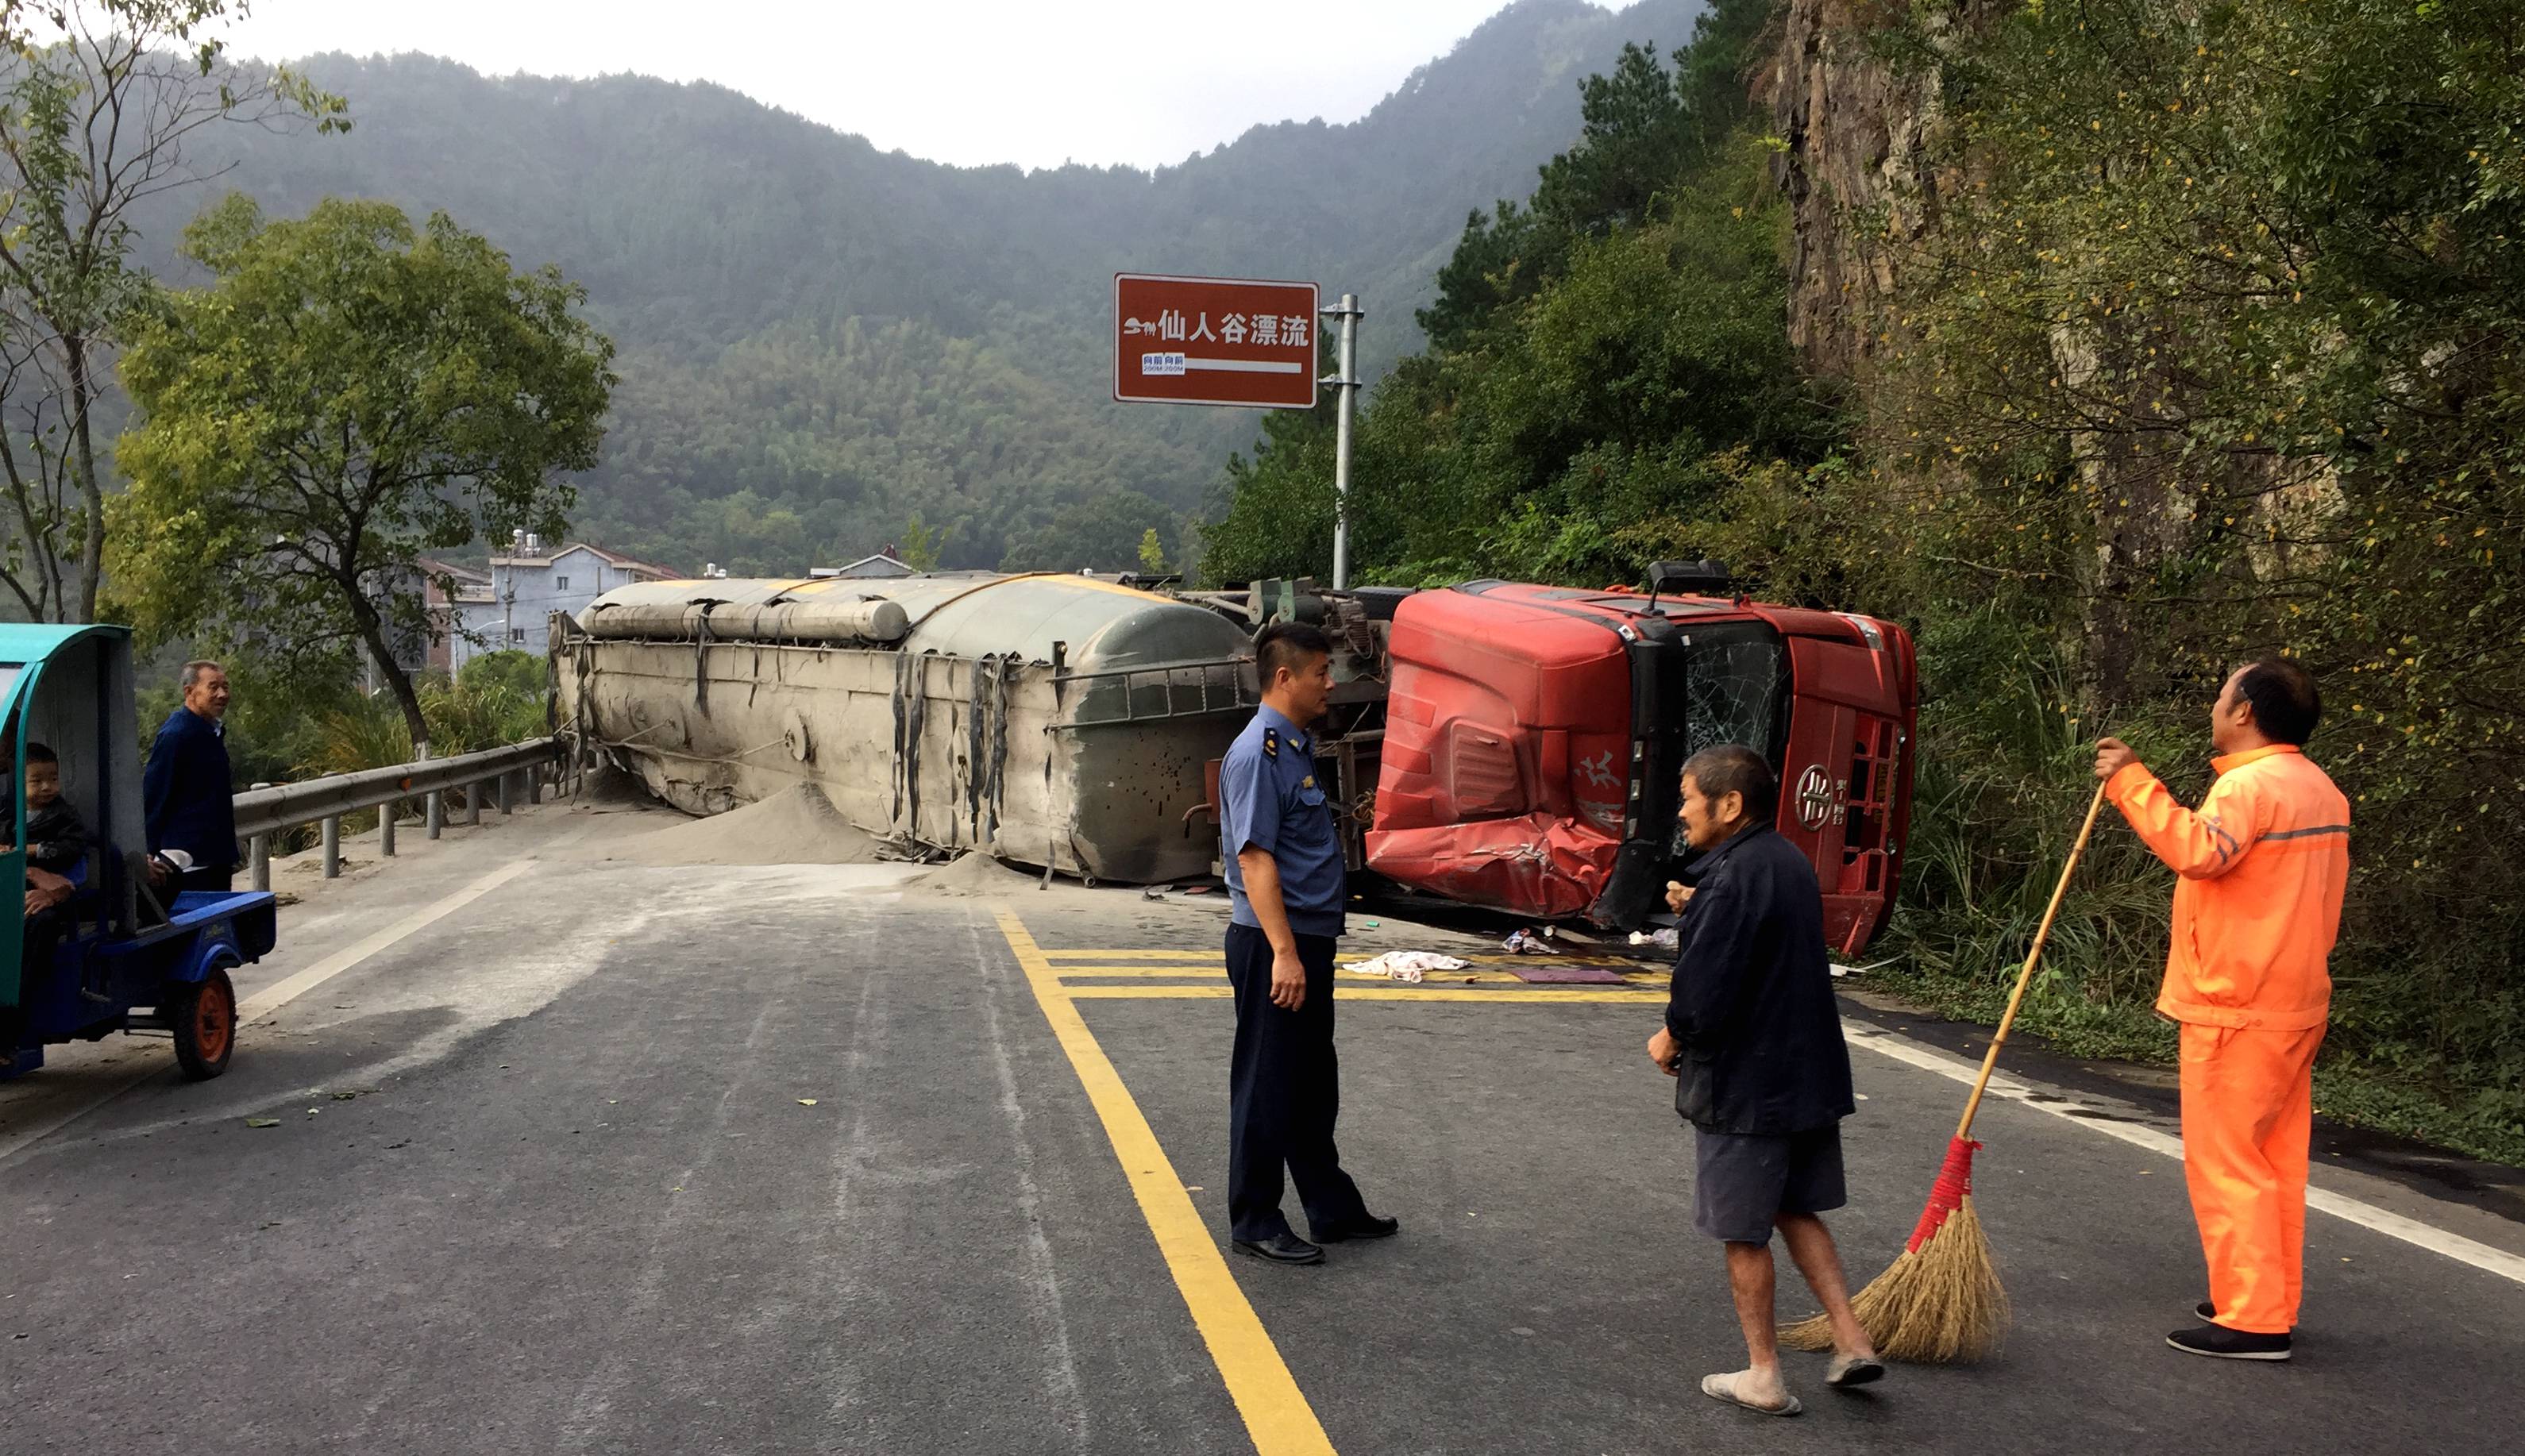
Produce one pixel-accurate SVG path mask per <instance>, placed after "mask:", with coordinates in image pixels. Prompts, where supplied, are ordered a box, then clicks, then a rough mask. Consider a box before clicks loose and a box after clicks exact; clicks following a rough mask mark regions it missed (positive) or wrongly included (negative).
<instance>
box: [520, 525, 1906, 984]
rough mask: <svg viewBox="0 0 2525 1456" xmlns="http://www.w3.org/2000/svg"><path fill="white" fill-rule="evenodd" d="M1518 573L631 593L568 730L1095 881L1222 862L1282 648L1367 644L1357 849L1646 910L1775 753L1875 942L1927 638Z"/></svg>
mask: <svg viewBox="0 0 2525 1456" xmlns="http://www.w3.org/2000/svg"><path fill="white" fill-rule="evenodd" d="M1726 591H1727V587H1726V583H1725V580H1724V573H1723V568H1718V567H1716V566H1715V564H1714V563H1709V562H1695V563H1684V562H1666V563H1660V564H1659V566H1658V567H1657V568H1655V569H1654V570H1653V571H1652V573H1651V590H1650V591H1649V592H1648V593H1647V594H1641V593H1638V592H1633V591H1629V590H1626V589H1620V588H1615V589H1609V590H1603V591H1587V590H1580V589H1572V588H1565V587H1547V586H1532V585H1523V584H1518V583H1511V582H1496V581H1485V582H1469V583H1466V584H1464V585H1462V586H1459V587H1453V588H1448V589H1445V590H1433V591H1420V592H1411V591H1403V590H1392V589H1364V590H1361V591H1356V592H1332V591H1318V590H1316V589H1315V588H1314V586H1313V584H1312V583H1311V582H1306V581H1267V582H1257V583H1254V584H1253V585H1252V586H1251V587H1250V588H1249V589H1246V590H1242V591H1236V592H1225V593H1173V594H1159V593H1154V592H1146V591H1140V590H1136V589H1134V588H1133V587H1131V586H1130V585H1127V584H1126V583H1125V582H1123V581H1116V580H1112V579H1105V578H1096V577H1088V576H1076V575H1053V574H1044V575H1033V576H1005V575H994V574H983V573H932V574H926V575H919V576H912V577H904V578H895V579H886V580H876V581H856V580H838V579H824V580H815V581H726V580H716V581H686V582H659V583H652V584H646V585H641V586H635V587H627V588H624V589H622V590H619V591H617V592H613V593H611V594H608V595H607V596H605V597H603V598H600V599H599V600H598V601H597V602H596V604H595V605H594V606H592V607H589V608H588V609H587V610H586V611H585V612H583V613H581V614H580V616H579V617H578V618H577V619H575V620H573V619H570V618H569V617H556V618H555V620H554V631H553V666H554V676H555V684H556V689H557V691H556V696H555V704H556V712H557V715H558V717H559V719H560V723H559V726H560V727H561V729H562V730H563V731H565V732H567V733H569V734H573V735H575V736H576V737H577V739H578V740H579V741H580V743H581V744H582V745H584V746H586V747H588V748H589V749H592V750H595V751H600V752H606V753H609V754H611V755H612V756H613V757H614V758H615V759H616V760H617V761H618V762H619V763H620V764H621V765H622V766H624V767H626V768H628V769H630V770H632V771H633V772H635V773H636V774H638V776H639V777H640V778H641V779H642V780H643V782H645V783H646V784H647V785H648V786H649V788H650V789H651V791H652V792H654V793H656V794H657V795H658V796H659V797H661V798H663V799H666V800H667V801H669V802H671V803H674V804H675V805H677V806H678V807H680V808H683V809H686V810H688V811H690V812H693V813H714V812H718V811H719V810H722V809H726V808H728V807H731V806H733V805H735V804H738V803H742V802H748V801H756V800H760V799H764V798H767V797H768V796H769V795H771V794H773V793H776V792H778V791H780V790H782V789H785V788H788V787H790V786H792V785H795V784H799V783H812V784H814V785H816V786H817V787H818V788H820V789H821V790H822V791H823V792H824V794H825V795H826V796H827V797H828V798H829V799H830V800H831V801H832V802H833V804H834V806H835V807H836V808H837V809H839V810H840V812H841V813H842V815H843V816H844V817H845V818H847V819H849V820H850V821H851V822H853V823H855V824H857V825H859V826H860V827H861V828H863V829H866V830H868V831H870V832H871V833H875V834H878V835H881V836H888V837H891V838H894V839H896V840H898V841H901V842H904V843H906V844H908V845H914V846H919V847H925V848H930V849H948V850H979V851H982V852H985V853H989V854H993V855H996V856H998V857H999V858H1002V859H1005V860H1009V861H1012V862H1015V863H1017V864H1021V865H1027V866H1032V867H1049V868H1051V869H1054V870H1057V871H1059V872H1061V873H1063V874H1067V875H1073V876H1077V877H1080V878H1083V879H1089V880H1098V879H1104V880H1116V881H1124V882H1133V883H1144V882H1151V881H1159V880H1173V879H1182V878H1189V877H1193V876H1199V875H1205V874H1208V873H1210V872H1212V870H1213V866H1214V861H1215V858H1216V851H1217V838H1216V831H1215V823H1214V820H1213V818H1212V817H1210V814H1209V813H1207V812H1205V811H1212V810H1213V804H1214V802H1215V800H1216V765H1217V760H1218V758H1219V757H1220V756H1221V755H1222V754H1223V753H1224V752H1226V749H1227V745H1228V743H1229V741H1230V740H1231V739H1233V738H1234V736H1235V734H1236V732H1237V730H1238V729H1239V728H1240V727H1242V726H1243V724H1244V722H1245V719H1246V717H1247V715H1248V714H1250V713H1251V712H1252V711H1253V708H1254V706H1255V704H1256V701H1257V695H1256V691H1255V684H1254V679H1253V664H1252V646H1251V641H1252V635H1253V633H1254V632H1256V631H1257V630H1259V629H1260V628H1261V627H1262V626H1263V625H1265V624H1266V623H1268V622H1271V621H1275V620H1301V621H1309V622H1313V623H1315V624H1317V625H1320V626H1322V627H1323V628H1324V629H1325V630H1326V631H1327V633H1328V635H1329V636H1330V637H1331V639H1332V641H1333V644H1334V664H1333V665H1334V680H1335V687H1334V692H1333V700H1332V708H1331V713H1330V716H1329V718H1328V720H1327V721H1326V722H1325V723H1324V724H1322V725H1320V727H1319V729H1318V731H1317V733H1316V734H1315V750H1316V753H1317V755H1318V758H1319V765H1318V779H1319V782H1321V783H1323V784H1324V785H1326V786H1327V788H1328V789H1330V790H1331V791H1332V793H1333V796H1334V802H1335V804H1336V805H1337V806H1338V811H1339V823H1340V825H1341V829H1342V832H1343V838H1344V844H1345V847H1346V849H1347V852H1348V856H1349V859H1350V864H1351V868H1352V869H1353V870H1354V871H1355V872H1359V878H1360V879H1361V880H1362V881H1363V880H1367V879H1370V878H1375V879H1381V880H1383V881H1384V882H1387V883H1388V884H1389V885H1390V886H1392V887H1399V888H1400V889H1402V890H1404V891H1407V892H1414V893H1420V894H1428V895H1435V896H1439V897H1443V898H1449V899H1454V900H1458V901H1461V902H1464V903H1469V904H1477V905H1486V906H1491V907H1494V908H1498V909H1502V910H1507V911H1510V912H1512V913H1515V914H1518V915H1529V916H1537V917H1547V918H1567V919H1581V918H1583V919H1585V920H1587V921H1589V922H1591V923H1593V924H1596V925H1599V926H1603V927H1607V928H1611V929H1629V928H1633V927H1636V926H1638V925H1640V924H1641V923H1643V922H1644V921H1645V920H1647V919H1648V918H1649V917H1651V916H1652V915H1654V914H1656V913H1658V912H1659V910H1661V909H1662V908H1663V906H1662V898H1663V890H1664V885H1665V881H1666V879H1667V878H1668V877H1669V876H1670V875H1671V874H1673V873H1674V872H1675V870H1676V869H1677V868H1678V867H1679V866H1680V865H1681V863H1682V862H1683V861H1684V859H1685V858H1686V857H1687V855H1688V849H1686V847H1684V846H1683V845H1682V844H1681V843H1680V841H1679V837H1678V834H1677V826H1676V818H1675V814H1676V798H1677V796H1676V791H1675V779H1676V772H1677V770H1678V769H1679V768H1680V767H1681V765H1682V763H1683V760H1684V758H1685V757H1687V756H1689V755H1690V753H1691V752H1694V751H1695V750H1697V749H1700V748H1702V747H1705V746H1707V745H1708V744H1712V743H1722V742H1737V743H1748V744H1752V745H1754V746H1755V747H1757V748H1758V749H1760V750H1761V751H1762V752H1764V754H1765V755H1766V756H1768V757H1769V758H1770V760H1771V762H1772V766H1773V768H1774V769H1775V770H1776V771H1777V773H1778V775H1779V780H1780V802H1779V804H1778V819H1777V822H1778V825H1779V827H1780V829H1781V831H1782V832H1783V833H1784V834H1786V835H1787V836H1788V837H1789V839H1790V840H1791V841H1792V842H1793V843H1795V844H1796V845H1797V846H1798V847H1799V848H1800V849H1802V850H1804V851H1805V852H1806V853H1807V856H1808V857H1809V858H1810V860H1811V861H1812V862H1813V864H1814V866H1815V871H1816V876H1817V878H1818V879H1819V880H1820V881H1821V882H1822V886H1823V891H1824V922H1825V929H1826V933H1827V934H1828V935H1829V936H1830V938H1831V939H1832V941H1833V943H1834V945H1835V946H1838V947H1839V948H1841V949H1843V950H1845V951H1856V950H1857V948H1858V947H1859V946H1862V945H1864V944H1865V943H1866V941H1867V940H1868V938H1869V937H1870V936H1872V935H1873V934H1874V933H1875V932H1876V930H1877V929H1878V928H1880V927H1881V926H1882V925H1883V923H1884V921H1885V918H1886V916H1887V915H1888V914H1890V913H1891V910H1892V907H1893V900H1894V894H1895V889H1896V886H1897V883H1898V880H1899V871H1900V868H1901V855H1902V848H1903V838H1904V834H1905V832H1906V827H1907V820H1908V817H1909V812H1910V799H1911V761H1910V737H1911V732H1912V724H1913V713H1914V704H1915V702H1916V699H1917V670H1916V664H1915V662H1914V659H1913V656H1912V649H1911V642H1910V639H1909V637H1908V636H1907V635H1906V634H1905V633H1904V632H1903V630H1902V629H1901V628H1900V627H1897V626H1895V625H1893V624H1892V623H1889V622H1883V621H1879V620H1876V619H1874V618H1870V617H1863V616H1856V615H1852V614H1849V613H1844V612H1831V611H1817V610H1809V609H1805V608H1797V607H1774V606H1768V605H1764V604H1760V603H1756V602H1751V601H1748V600H1747V599H1745V598H1743V597H1730V596H1727V595H1725V593H1726Z"/></svg>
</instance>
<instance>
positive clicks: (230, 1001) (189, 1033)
mask: <svg viewBox="0 0 2525 1456" xmlns="http://www.w3.org/2000/svg"><path fill="white" fill-rule="evenodd" d="M167 1025H168V1026H169V1027H170V1028H172V1029H173V1031H174V1033H175V1060H176V1062H177V1063H178V1064H179V1065H181V1066H182V1067H183V1069H184V1075H185V1076H186V1077H187V1078H189V1079H191V1080H192V1081H195V1082H201V1081H205V1080H207V1079H209V1078H213V1077H217V1076H218V1075H220V1074H221V1073H222V1072H224V1071H226V1070H227V1069H228V1053H230V1052H232V1051H234V1050H236V988H235V987H234V986H233V985H230V984H229V982H228V973H227V972H226V971H223V970H213V971H212V972H211V974H210V975H209V976H208V977H207V978H205V979H204V980H203V981H202V982H201V984H199V985H197V986H186V985H178V986H176V987H175V988H174V995H172V996H170V997H169V998H168V1006H167Z"/></svg>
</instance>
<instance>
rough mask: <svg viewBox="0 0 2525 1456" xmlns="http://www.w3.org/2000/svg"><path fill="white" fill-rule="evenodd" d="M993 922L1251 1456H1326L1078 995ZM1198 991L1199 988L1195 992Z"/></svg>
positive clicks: (1003, 920) (1018, 933) (1327, 1447)
mask: <svg viewBox="0 0 2525 1456" xmlns="http://www.w3.org/2000/svg"><path fill="white" fill-rule="evenodd" d="M998 913H999V921H1000V934H1001V935H1003V936H1005V937H1007V938H1008V943H1009V949H1010V950H1012V951H1014V952H1015V955H1016V958H1017V964H1018V965H1019V966H1021V967H1023V968H1024V970H1025V975H1026V984H1027V985H1029V986H1031V987H1033V988H1034V998H1035V1002H1036V1004H1038V1005H1040V1006H1042V1007H1043V1015H1044V1019H1045V1020H1046V1021H1048V1022H1050V1023H1051V1024H1052V1034H1053V1037H1054V1038H1055V1039H1056V1040H1058V1041H1059V1042H1060V1043H1061V1049H1062V1050H1064V1051H1065V1052H1067V1053H1068V1054H1069V1065H1070V1067H1071V1069H1072V1070H1074V1071H1075V1072H1077V1074H1078V1081H1079V1085H1080V1086H1081V1087H1084V1088H1085V1089H1086V1090H1087V1100H1088V1101H1089V1103H1091V1104H1092V1105H1093V1106H1094V1107H1095V1108H1096V1115H1097V1116H1098V1117H1099V1118H1101V1119H1102V1120H1103V1121H1104V1124H1105V1136H1106V1138H1107V1139H1108V1140H1109V1141H1111V1142H1112V1143H1113V1144H1114V1157H1115V1158H1116V1159H1118V1160H1119V1161H1120V1162H1121V1164H1122V1173H1123V1175H1124V1176H1125V1177H1127V1178H1128V1179H1129V1180H1130V1182H1131V1192H1132V1194H1133V1196H1135V1197H1137V1198H1138V1199H1139V1201H1140V1216H1141V1217H1142V1218H1145V1219H1146V1220H1148V1224H1149V1232H1150V1233H1151V1234H1153V1235H1155V1236H1156V1237H1157V1240H1158V1252H1159V1253H1160V1254H1162V1255H1163V1256H1164V1258H1165V1261H1166V1270H1167V1272H1168V1273H1170V1274H1172V1275H1173V1276H1174V1279H1175V1287H1176V1288H1177V1289H1178V1290H1180V1291H1181V1292H1182V1294H1183V1300H1184V1305H1185V1307H1186V1308H1188V1309H1190V1310H1191V1311H1192V1322H1193V1325H1194V1327H1195V1328H1197V1329H1199V1330H1200V1331H1201V1337H1202V1339H1203V1341H1204V1342H1205V1343H1207V1344H1208V1345H1209V1346H1210V1358H1211V1360H1212V1361H1213V1363H1214V1364H1216V1365H1217V1366H1218V1373H1219V1376H1220V1378H1221V1379H1223V1380H1224V1381H1225V1382H1226V1383H1227V1393H1228V1396H1229V1397H1230V1398H1231V1399H1233V1400H1234V1401H1235V1402H1236V1410H1237V1413H1238V1414H1239V1415H1241V1416H1243V1417H1244V1418H1245V1431H1246V1433H1247V1434H1249V1435H1251V1436H1252V1437H1253V1438H1254V1448H1255V1450H1256V1451H1257V1452H1258V1453H1259V1456H1314V1453H1322V1456H1332V1449H1333V1444H1332V1441H1331V1440H1330V1439H1328V1438H1327V1437H1326V1436H1325V1435H1324V1428H1323V1426H1322V1424H1321V1423H1319V1422H1318V1421H1316V1419H1315V1411H1314V1407H1313V1406H1312V1405H1310V1404H1308V1403H1307V1395H1306V1392H1305V1391H1303V1390H1301V1389H1299V1388H1298V1382H1297V1379H1296V1378H1295V1377H1293V1376H1291V1375H1290V1374H1289V1366H1288V1363H1287V1362H1286V1361H1283V1360H1282V1359H1281V1358H1280V1350H1279V1347H1278V1346H1276V1345H1274V1344H1273V1343H1272V1342H1271V1335H1270V1332H1268V1331H1266V1330H1264V1329H1263V1321H1262V1318H1261V1317H1260V1316H1258V1315H1257V1314H1255V1313H1254V1306H1253V1305H1252V1304H1251V1303H1250V1302H1248V1301H1247V1299H1246V1297H1245V1291H1244V1290H1243V1289H1241V1288H1239V1287H1237V1285H1236V1277H1235V1276H1234V1275H1232V1274H1229V1273H1228V1272H1227V1260H1226V1258H1225V1257H1224V1256H1223V1255H1221V1254H1220V1253H1219V1249H1218V1241H1217V1240H1216V1239H1214V1238H1212V1237H1211V1233H1210V1229H1209V1227H1208V1226H1207V1225H1205V1224H1204V1223H1203V1222H1202V1219H1201V1215H1200V1214H1199V1213H1197V1212H1195V1211H1194V1210H1193V1206H1192V1195H1191V1194H1189V1193H1186V1192H1185V1191H1184V1185H1183V1180H1182V1179H1181V1178H1179V1177H1177V1176H1176V1174H1175V1170H1174V1165H1173V1164H1172V1163H1171V1162H1169V1161H1167V1159H1166V1153H1165V1149H1164V1148H1163V1147H1161V1146H1160V1145H1159V1144H1158V1135H1157V1134H1156V1132H1154V1131H1153V1130H1152V1129H1151V1128H1150V1127H1149V1120H1148V1119H1147V1118H1146V1117H1144V1116H1142V1115H1141V1113H1140V1104H1139V1103H1137V1102H1135V1101H1133V1100H1132V1099H1131V1092H1130V1089H1128V1088H1126V1087H1124V1086H1123V1085H1122V1076H1121V1074H1120V1073H1119V1072H1116V1071H1115V1070H1114V1063H1113V1060H1112V1059H1111V1058H1109V1057H1108V1056H1106V1055H1105V1048H1104V1047H1102V1046H1100V1045H1098V1044H1097V1043H1096V1038H1095V1037H1094V1036H1093V1035H1092V1034H1090V1033H1089V1031H1088V1030H1087V1023H1086V1021H1085V1020H1084V1019H1083V1018H1082V1017H1080V1015H1079V1014H1078V1008H1077V1007H1076V1006H1075V1005H1073V1004H1071V997H1072V996H1075V995H1080V993H1079V992H1075V991H1068V990H1065V989H1064V988H1063V986H1062V984H1061V982H1060V980H1059V978H1058V977H1057V976H1056V975H1055V974H1054V972H1053V969H1052V966H1051V963H1050V962H1049V960H1048V959H1047V957H1046V952H1045V951H1044V950H1042V949H1041V948H1039V947H1038V946H1036V945H1035V943H1034V936H1033V935H1032V934H1031V933H1029V932H1028V931H1027V930H1026V928H1025V925H1024V923H1023V922H1022V921H1020V920H1018V919H1017V917H1016V916H1015V914H1014V913H1013V912H1011V911H1009V910H1006V909H1002V910H1000V911H999V912H998ZM1090 953H1091V954H1095V955H1099V956H1102V955H1106V954H1109V953H1110V952H1106V951H1094V952H1090ZM1120 989H1123V990H1138V989H1139V988H1136V987H1126V988H1120ZM1200 990H1206V988H1197V989H1196V991H1197V992H1198V991H1200ZM1216 990H1217V994H1218V995H1226V994H1227V988H1225V987H1223V986H1222V987H1219V988H1217V989H1216Z"/></svg>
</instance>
